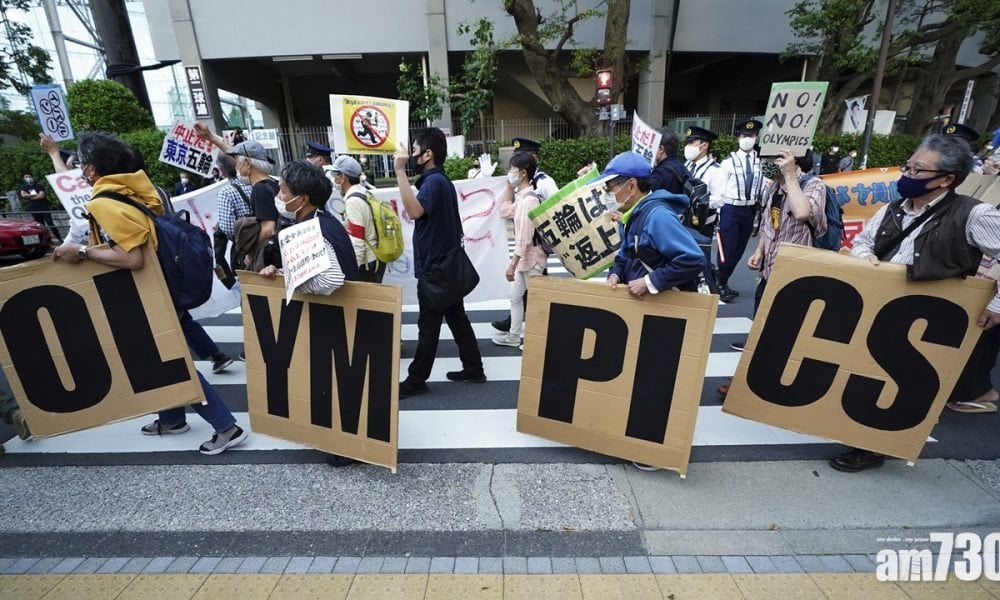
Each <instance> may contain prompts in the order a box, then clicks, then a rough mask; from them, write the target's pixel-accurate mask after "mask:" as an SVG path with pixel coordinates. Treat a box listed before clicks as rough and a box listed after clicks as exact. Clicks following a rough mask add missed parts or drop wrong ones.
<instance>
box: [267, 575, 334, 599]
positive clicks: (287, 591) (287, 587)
mask: <svg viewBox="0 0 1000 600" xmlns="http://www.w3.org/2000/svg"><path fill="white" fill-rule="evenodd" d="M353 579H354V577H353V576H352V575H284V576H282V578H281V579H279V580H278V585H276V586H274V590H273V591H272V592H271V595H270V596H269V598H268V600H344V599H345V598H347V592H348V591H349V590H350V589H351V581H352V580H353Z"/></svg>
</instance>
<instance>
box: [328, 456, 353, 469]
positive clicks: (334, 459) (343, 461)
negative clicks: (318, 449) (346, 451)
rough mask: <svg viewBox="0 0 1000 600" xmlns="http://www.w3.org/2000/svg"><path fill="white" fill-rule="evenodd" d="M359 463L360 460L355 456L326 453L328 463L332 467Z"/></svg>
mask: <svg viewBox="0 0 1000 600" xmlns="http://www.w3.org/2000/svg"><path fill="white" fill-rule="evenodd" d="M357 463H358V461H356V460H354V459H353V458H348V457H346V456H341V455H339V454H327V455H326V464H328V465H330V466H331V467H337V468H340V467H349V466H351V465H353V464H357Z"/></svg>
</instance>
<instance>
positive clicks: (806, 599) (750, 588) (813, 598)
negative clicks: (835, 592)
mask: <svg viewBox="0 0 1000 600" xmlns="http://www.w3.org/2000/svg"><path fill="white" fill-rule="evenodd" d="M733 581H735V582H736V585H737V587H739V588H740V592H742V594H743V596H744V597H745V598H746V599H747V600H773V599H774V598H795V599H796V600H826V596H825V595H823V592H822V591H820V588H819V587H818V586H817V585H816V584H815V583H813V580H812V579H810V578H809V576H808V575H806V574H804V573H788V574H784V573H774V574H771V573H761V574H757V575H750V574H742V573H741V574H736V575H733ZM831 597H832V598H837V600H840V596H831ZM865 600H871V597H868V598H865Z"/></svg>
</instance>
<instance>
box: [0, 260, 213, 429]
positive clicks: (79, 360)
mask: <svg viewBox="0 0 1000 600" xmlns="http://www.w3.org/2000/svg"><path fill="white" fill-rule="evenodd" d="M142 253H143V260H144V265H143V267H142V268H141V269H138V270H136V271H128V270H125V269H112V268H110V267H105V266H103V265H99V264H97V263H94V262H90V261H84V262H81V263H79V264H72V265H71V264H67V263H61V262H54V261H51V260H36V261H31V262H27V263H23V264H20V265H16V266H13V267H8V268H5V269H0V338H2V340H0V362H2V364H3V370H4V373H5V374H6V375H7V379H8V380H9V381H10V385H11V389H12V390H13V392H14V397H15V399H16V400H17V402H18V404H19V405H20V407H21V410H22V411H23V412H24V416H25V418H26V419H27V420H28V423H29V424H30V426H31V432H32V433H33V434H34V435H35V436H37V437H47V436H52V435H57V434H60V433H67V432H70V431H78V430H80V429H88V428H91V427H97V426H99V425H105V424H107V423H113V422H115V421H122V420H125V419H131V418H134V417H138V416H142V415H146V414H150V413H155V412H157V411H160V410H164V409H167V408H173V407H175V406H186V405H189V404H195V403H198V402H204V396H203V394H202V390H201V385H200V383H199V381H198V376H197V374H196V373H195V370H194V363H193V362H192V361H191V354H190V352H189V351H188V347H187V342H186V341H185V339H184V334H183V333H182V331H181V328H180V323H179V322H178V320H177V313H176V311H175V310H174V305H173V302H172V301H171V300H170V293H169V292H168V291H167V285H166V282H165V281H164V280H163V275H162V273H161V272H160V265H159V263H158V262H157V260H156V255H155V254H154V253H153V251H152V249H151V248H150V247H149V244H146V245H145V246H143V251H142ZM135 433H136V435H139V432H138V431H136V432H135Z"/></svg>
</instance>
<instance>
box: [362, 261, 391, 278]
mask: <svg viewBox="0 0 1000 600" xmlns="http://www.w3.org/2000/svg"><path fill="white" fill-rule="evenodd" d="M385 267H386V264H385V263H383V262H378V261H377V260H376V261H372V262H370V263H368V264H367V265H365V266H363V267H358V271H360V272H361V277H359V280H360V281H367V282H369V283H382V278H383V277H385Z"/></svg>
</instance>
